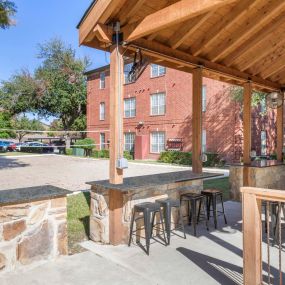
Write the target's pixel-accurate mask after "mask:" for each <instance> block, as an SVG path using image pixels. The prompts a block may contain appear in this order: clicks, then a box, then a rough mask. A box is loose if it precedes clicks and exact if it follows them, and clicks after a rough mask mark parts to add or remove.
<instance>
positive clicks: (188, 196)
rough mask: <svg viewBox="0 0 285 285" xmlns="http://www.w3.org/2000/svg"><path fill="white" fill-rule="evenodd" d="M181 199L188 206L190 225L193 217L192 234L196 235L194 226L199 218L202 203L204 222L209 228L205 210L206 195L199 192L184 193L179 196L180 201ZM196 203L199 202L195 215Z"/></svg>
mask: <svg viewBox="0 0 285 285" xmlns="http://www.w3.org/2000/svg"><path fill="white" fill-rule="evenodd" d="M183 201H185V202H187V203H188V208H189V225H191V222H192V219H193V228H194V235H195V236H196V234H197V231H196V226H197V223H198V221H199V218H200V210H201V206H202V204H203V212H204V217H205V222H206V228H207V230H209V227H208V219H207V211H206V196H204V195H203V194H200V193H185V194H182V195H181V196H180V203H182V202H183ZM197 203H199V211H198V215H197Z"/></svg>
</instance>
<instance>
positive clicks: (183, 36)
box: [169, 10, 216, 49]
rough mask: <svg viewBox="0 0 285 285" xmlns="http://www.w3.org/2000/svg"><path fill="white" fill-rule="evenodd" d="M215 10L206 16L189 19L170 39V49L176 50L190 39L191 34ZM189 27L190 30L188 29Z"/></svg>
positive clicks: (213, 12)
mask: <svg viewBox="0 0 285 285" xmlns="http://www.w3.org/2000/svg"><path fill="white" fill-rule="evenodd" d="M215 12H216V10H213V11H211V12H208V13H207V14H206V15H201V16H200V17H198V18H197V19H195V20H194V19H193V20H192V19H191V20H190V21H188V22H187V23H185V25H184V26H183V27H182V28H180V29H179V30H178V31H177V32H176V33H175V36H174V37H172V38H171V40H170V41H169V46H171V48H174V49H177V48H178V47H179V46H180V45H181V44H183V42H184V41H185V40H187V39H188V38H190V37H191V35H193V33H195V32H196V31H197V30H198V29H199V28H200V27H201V26H202V25H203V24H204V23H205V22H206V21H207V20H208V19H209V18H210V17H211V16H212V15H213V14H215ZM189 26H191V28H189Z"/></svg>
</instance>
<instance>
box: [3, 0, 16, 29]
mask: <svg viewBox="0 0 285 285" xmlns="http://www.w3.org/2000/svg"><path fill="white" fill-rule="evenodd" d="M16 12H17V7H16V5H15V3H14V2H13V1H9V0H0V28H1V29H7V28H9V27H10V26H11V25H13V24H14V21H13V20H12V18H11V17H13V16H14V15H15V13H16Z"/></svg>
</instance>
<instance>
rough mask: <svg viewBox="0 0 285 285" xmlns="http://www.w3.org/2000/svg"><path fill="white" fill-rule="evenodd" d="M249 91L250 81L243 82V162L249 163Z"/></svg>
mask: <svg viewBox="0 0 285 285" xmlns="http://www.w3.org/2000/svg"><path fill="white" fill-rule="evenodd" d="M251 93H252V85H251V83H250V82H248V83H245V84H244V90H243V162H244V163H245V164H249V163H250V151H251Z"/></svg>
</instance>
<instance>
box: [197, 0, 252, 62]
mask: <svg viewBox="0 0 285 285" xmlns="http://www.w3.org/2000/svg"><path fill="white" fill-rule="evenodd" d="M254 3H255V2H254V1H252V2H251V4H249V3H248V0H242V1H240V2H239V3H238V4H237V5H236V6H235V7H233V8H232V10H231V11H230V12H229V13H228V14H227V15H226V16H225V17H223V18H222V19H221V21H219V22H218V23H217V24H216V25H214V26H213V27H212V28H211V29H210V30H209V31H207V33H205V35H204V37H202V38H201V39H200V41H197V42H196V43H195V44H194V45H192V46H191V53H192V54H193V55H195V56H196V55H199V54H201V52H203V50H205V49H206V48H207V47H209V45H211V44H212V43H213V42H214V41H215V40H216V39H217V38H218V36H219V35H220V34H221V33H222V32H223V31H224V30H225V29H227V28H229V27H230V26H231V25H233V24H234V23H236V22H237V21H238V20H239V19H240V17H242V16H243V15H244V14H245V13H246V12H247V11H248V9H249V8H250V6H251V5H253V4H254Z"/></svg>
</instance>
